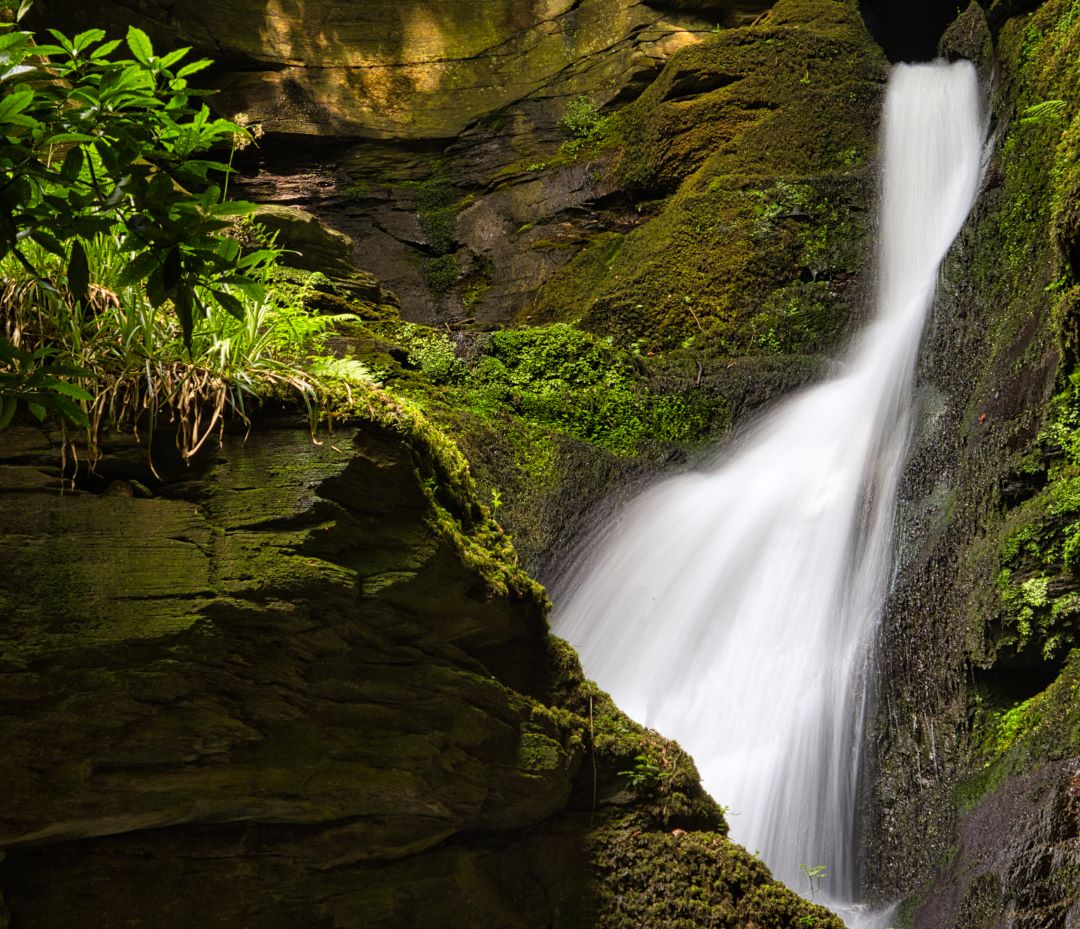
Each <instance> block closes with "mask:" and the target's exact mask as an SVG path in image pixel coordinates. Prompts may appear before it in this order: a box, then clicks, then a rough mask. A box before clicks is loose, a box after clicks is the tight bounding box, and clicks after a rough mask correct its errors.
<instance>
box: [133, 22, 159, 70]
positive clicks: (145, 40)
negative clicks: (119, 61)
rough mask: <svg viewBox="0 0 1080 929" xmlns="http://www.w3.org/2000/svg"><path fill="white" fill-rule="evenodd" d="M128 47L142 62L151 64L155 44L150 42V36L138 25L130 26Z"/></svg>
mask: <svg viewBox="0 0 1080 929" xmlns="http://www.w3.org/2000/svg"><path fill="white" fill-rule="evenodd" d="M127 47H128V48H130V49H131V54H132V55H134V56H135V58H136V60H137V61H139V62H140V63H141V64H144V65H148V64H150V59H151V58H153V57H154V46H153V44H152V43H151V42H150V36H148V35H147V34H146V33H145V32H143V31H142V30H141V29H140V28H139V27H138V26H128V31H127Z"/></svg>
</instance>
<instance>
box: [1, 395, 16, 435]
mask: <svg viewBox="0 0 1080 929" xmlns="http://www.w3.org/2000/svg"><path fill="white" fill-rule="evenodd" d="M17 405H18V404H17V403H16V402H15V398H14V397H4V396H0V429H6V428H7V427H8V426H9V425H10V423H11V420H12V417H13V416H14V415H15V407H16V406H17Z"/></svg>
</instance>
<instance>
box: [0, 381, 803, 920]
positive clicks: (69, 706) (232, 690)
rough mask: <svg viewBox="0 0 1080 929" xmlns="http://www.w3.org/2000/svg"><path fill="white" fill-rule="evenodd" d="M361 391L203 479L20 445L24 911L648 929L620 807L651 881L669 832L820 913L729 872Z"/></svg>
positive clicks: (524, 596)
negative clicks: (91, 462)
mask: <svg viewBox="0 0 1080 929" xmlns="http://www.w3.org/2000/svg"><path fill="white" fill-rule="evenodd" d="M365 402H367V403H369V404H371V409H370V411H369V413H370V415H368V416H367V417H365V418H363V419H353V420H352V421H348V422H339V423H338V424H337V426H336V427H335V430H334V433H333V434H332V435H331V436H323V437H322V438H320V439H319V440H318V441H317V442H316V441H312V437H311V436H310V434H309V433H308V431H307V429H306V428H305V427H304V425H303V423H302V421H299V422H298V421H297V419H296V418H295V417H294V416H293V415H291V414H286V415H284V416H283V417H282V418H279V419H274V418H272V417H270V416H268V415H267V414H266V413H265V412H264V413H263V415H261V416H260V417H259V418H258V420H257V423H256V425H255V427H254V430H253V434H252V435H251V436H250V437H248V438H247V439H246V440H245V437H244V436H243V435H240V434H233V433H230V432H226V433H225V435H224V436H223V439H222V443H221V446H220V447H219V448H215V449H206V450H205V451H204V452H203V453H202V454H201V456H200V457H198V458H197V459H195V460H194V461H193V463H191V464H190V465H187V464H184V463H182V462H181V461H180V460H179V457H178V455H177V453H176V452H175V450H174V449H171V448H170V446H169V444H168V442H167V441H158V442H156V443H155V444H154V446H153V449H152V451H153V459H152V460H148V459H147V457H146V455H147V449H146V448H143V447H140V446H139V445H138V444H137V443H136V442H135V441H134V440H133V439H131V438H130V437H124V436H118V435H113V436H109V437H106V439H105V441H104V442H103V444H102V449H103V452H104V456H103V457H102V458H101V459H100V460H99V461H98V462H97V464H96V467H95V468H94V470H92V471H88V470H86V469H85V468H83V469H81V470H80V471H79V472H78V474H77V480H76V486H75V487H74V488H73V487H72V486H71V485H70V482H68V481H62V480H61V479H60V472H61V459H60V454H59V443H60V442H61V441H62V437H61V436H59V435H51V434H49V433H48V432H43V431H42V430H40V429H36V428H31V427H17V428H14V427H13V428H11V429H9V430H7V431H5V433H4V436H5V443H4V445H3V450H2V452H0V475H2V480H3V487H2V489H3V495H4V507H3V510H2V513H0V558H2V559H3V563H4V564H5V567H6V568H7V570H6V571H5V573H4V575H3V577H2V578H0V603H2V604H3V613H4V622H3V629H2V631H0V733H2V734H3V739H4V745H5V752H4V756H3V759H2V760H0V772H2V775H3V779H4V783H5V785H6V790H7V794H8V803H7V804H5V805H4V808H3V810H2V811H0V847H2V850H3V857H0V892H2V897H3V900H4V901H5V902H6V905H7V907H8V908H9V909H10V925H14V926H19V927H23V929H34V927H46V926H47V927H50V929H64V927H69V929H76V927H85V926H87V925H91V924H92V925H95V926H100V927H116V929H119V927H121V926H130V925H156V926H162V927H164V929H187V927H190V926H192V925H200V926H212V927H217V929H248V927H250V926H252V925H255V924H258V925H260V926H270V927H281V929H285V927H287V926H296V925H306V926H336V927H340V929H353V927H355V929H372V927H387V929H389V927H391V926H393V927H402V926H415V927H421V926H432V925H439V926H448V927H466V926H469V927H475V926H478V925H479V926H489V925H490V926H494V925H508V926H520V927H522V929H526V927H529V926H534V925H551V926H555V927H574V929H576V927H582V929H584V927H586V926H591V925H596V924H597V920H600V921H601V922H602V923H603V924H604V925H611V926H620V927H622V926H626V927H627V929H629V927H630V926H631V925H637V923H635V922H631V921H630V920H631V919H632V917H630V916H628V915H627V914H626V913H625V912H624V911H623V909H622V908H621V907H620V905H619V903H618V900H617V894H616V892H615V891H614V890H613V889H612V888H613V887H616V886H617V884H618V881H620V880H621V879H622V878H621V876H620V875H619V874H615V875H613V874H611V872H610V869H609V868H608V867H607V865H605V864H603V863H602V862H601V861H600V859H599V858H598V857H597V856H598V855H600V854H601V852H600V849H608V848H609V847H610V843H611V841H612V839H611V836H612V835H613V833H612V832H611V831H610V830H612V829H616V828H623V827H624V826H625V825H626V824H627V823H628V822H629V821H630V820H633V822H634V823H635V824H636V825H635V827H634V828H635V830H636V834H645V835H655V836H656V837H657V838H655V839H654V841H656V842H658V843H659V844H658V846H657V847H658V849H659V852H658V853H657V854H656V855H655V856H654V857H653V858H651V859H650V861H648V862H642V863H641V864H640V866H639V868H638V870H639V873H640V874H641V875H643V876H645V877H646V878H647V879H649V880H652V881H654V882H655V884H656V886H657V888H659V887H661V886H667V884H668V883H670V880H671V877H670V875H669V874H668V873H667V868H666V863H665V862H666V854H667V844H666V840H665V839H664V836H666V835H668V834H670V833H671V832H672V830H675V829H678V830H683V831H685V832H686V833H687V834H688V835H690V836H692V838H690V839H688V840H687V841H688V842H692V843H696V844H697V845H698V846H700V848H699V850H698V852H696V853H695V856H694V866H693V869H692V873H691V871H687V874H686V879H687V880H691V879H692V880H694V881H699V880H704V881H706V883H708V885H709V887H710V888H712V891H711V893H712V896H710V897H708V898H707V899H706V900H705V901H704V902H705V903H706V904H708V907H709V908H708V909H707V910H706V911H707V912H710V913H713V912H715V913H716V914H717V916H718V918H719V917H720V916H722V915H723V914H725V913H726V912H727V910H726V909H725V908H724V907H726V906H727V905H728V904H727V902H725V901H731V902H733V904H734V905H735V906H751V907H752V906H757V904H756V903H754V902H753V901H754V900H757V899H758V897H759V896H760V894H761V893H763V892H767V893H770V894H772V895H773V896H774V897H775V903H774V904H772V905H771V906H770V908H768V910H767V912H768V913H772V914H774V915H775V919H774V922H775V924H776V925H781V924H782V925H785V926H792V927H794V926H795V925H797V922H796V920H797V918H801V917H802V916H805V915H807V914H811V913H813V912H814V910H813V909H812V908H811V907H810V906H809V905H808V904H807V905H800V904H796V903H794V902H793V901H794V900H795V898H794V897H793V896H790V895H789V894H788V892H786V891H782V890H780V889H779V888H777V889H776V890H774V891H771V890H768V888H770V887H772V886H773V884H772V882H771V879H770V878H769V876H768V874H767V872H766V871H765V870H764V868H763V867H761V866H760V865H758V866H756V868H755V869H754V870H753V875H752V879H751V880H750V881H749V883H746V882H744V881H742V879H741V878H740V877H739V875H740V874H742V871H741V870H739V869H740V868H741V867H744V866H743V865H739V864H738V862H740V861H742V860H743V859H744V858H745V857H746V856H745V853H743V852H741V851H740V850H738V849H736V848H735V847H733V846H731V845H730V843H728V842H727V841H726V840H724V839H723V838H722V836H723V834H724V832H726V825H725V823H724V820H723V814H722V812H721V810H720V809H719V807H717V805H716V804H715V802H714V801H713V800H712V799H711V798H710V797H708V795H707V794H705V792H704V790H703V789H702V787H701V784H700V781H699V779H698V775H697V772H696V769H695V768H694V765H693V762H692V761H690V759H689V758H687V757H686V755H685V754H684V753H683V752H682V751H681V750H680V749H679V748H678V746H676V745H674V744H673V743H671V742H668V741H667V740H665V739H663V738H662V737H661V736H659V735H658V734H656V733H653V732H650V731H648V730H645V729H643V728H642V727H640V726H638V725H637V724H635V723H633V722H632V721H630V720H629V719H627V718H626V717H625V716H623V715H622V714H621V713H620V712H619V711H618V710H617V709H616V708H615V707H614V706H613V705H612V703H611V701H610V699H609V698H608V697H607V696H606V695H605V694H603V693H602V692H600V691H599V690H598V689H597V688H596V687H595V686H594V685H592V684H590V683H589V682H588V681H586V680H585V679H584V677H583V676H582V674H581V670H580V667H579V665H578V663H577V658H576V656H575V655H574V653H573V652H572V651H571V650H570V649H569V647H568V646H566V645H565V644H564V643H562V642H560V641H558V640H556V639H554V638H552V637H551V636H550V634H549V632H548V629H547V625H546V622H545V611H546V607H547V603H546V599H545V596H544V594H543V591H542V590H541V589H540V588H539V587H538V585H536V584H535V583H534V582H533V581H532V580H531V579H529V578H528V577H527V576H526V575H525V574H524V573H523V572H522V571H521V569H520V568H519V567H518V566H517V564H516V563H515V559H514V556H513V552H512V550H511V549H510V547H509V545H508V544H507V541H506V539H505V537H504V536H503V535H502V533H501V531H500V530H499V529H498V527H497V526H496V525H495V524H494V523H493V522H492V521H491V519H490V516H489V515H488V513H487V512H486V510H485V508H484V507H483V506H482V505H481V504H480V503H479V501H478V499H477V497H476V493H475V489H474V488H473V484H472V480H471V477H470V476H469V473H468V469H467V467H465V465H464V461H463V459H462V458H461V456H460V453H458V452H457V451H456V449H455V448H454V446H453V444H452V443H450V442H449V441H448V440H447V439H446V438H445V436H442V435H441V434H440V433H438V431H437V430H435V429H433V428H432V427H431V425H430V424H428V423H426V421H424V420H423V419H422V418H421V417H419V416H417V415H416V414H415V413H414V412H412V411H410V410H409V408H408V407H407V406H405V405H403V404H401V403H400V402H398V401H393V400H392V399H389V398H384V399H383V400H382V401H381V402H382V404H383V406H382V407H381V408H380V409H379V410H376V409H375V404H376V403H377V402H379V401H378V399H377V397H376V396H375V395H374V394H373V395H372V396H371V397H370V398H368V400H367V401H365ZM162 438H163V437H162ZM69 474H70V472H69ZM642 755H647V756H648V757H649V758H654V759H655V765H656V770H657V771H662V772H665V773H666V774H667V775H669V776H664V777H656V778H654V779H651V780H650V779H648V778H646V779H645V780H643V781H642V780H635V779H631V778H629V777H628V776H627V774H626V772H627V770H631V771H632V770H633V769H634V764H635V759H636V758H638V757H639V756H642ZM616 823H618V824H621V825H620V826H618V827H617V826H616V825H615V824H616ZM680 880H681V878H680ZM613 882H614V883H613ZM193 888H197V889H198V892H193ZM687 892H688V893H690V892H691V891H689V890H688V891H687ZM714 904H715V905H714ZM4 915H5V919H7V918H8V916H7V911H6V910H5V911H4ZM771 924H773V923H770V925H771Z"/></svg>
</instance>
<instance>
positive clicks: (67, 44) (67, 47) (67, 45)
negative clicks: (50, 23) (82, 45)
mask: <svg viewBox="0 0 1080 929" xmlns="http://www.w3.org/2000/svg"><path fill="white" fill-rule="evenodd" d="M49 35H51V36H52V37H53V38H54V39H56V41H57V42H58V43H59V45H60V48H61V49H63V50H64V51H65V52H66V53H67V54H69V55H71V56H72V57H74V55H75V46H74V45H72V44H71V39H69V38H68V37H67V36H66V35H64V33H62V32H61V31H60V30H59V29H50V30H49Z"/></svg>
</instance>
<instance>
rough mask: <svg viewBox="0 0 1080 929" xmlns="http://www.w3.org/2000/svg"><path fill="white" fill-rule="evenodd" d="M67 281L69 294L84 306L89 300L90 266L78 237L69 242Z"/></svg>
mask: <svg viewBox="0 0 1080 929" xmlns="http://www.w3.org/2000/svg"><path fill="white" fill-rule="evenodd" d="M67 283H68V290H70V291H71V295H72V296H73V297H74V298H75V299H76V300H77V301H78V302H79V303H81V304H82V305H83V306H86V304H87V303H88V302H89V301H88V292H89V290H90V266H89V264H88V263H87V261H86V249H85V248H83V244H82V242H80V241H79V240H78V239H76V240H75V241H74V242H72V243H71V258H70V259H69V260H68V272H67Z"/></svg>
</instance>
